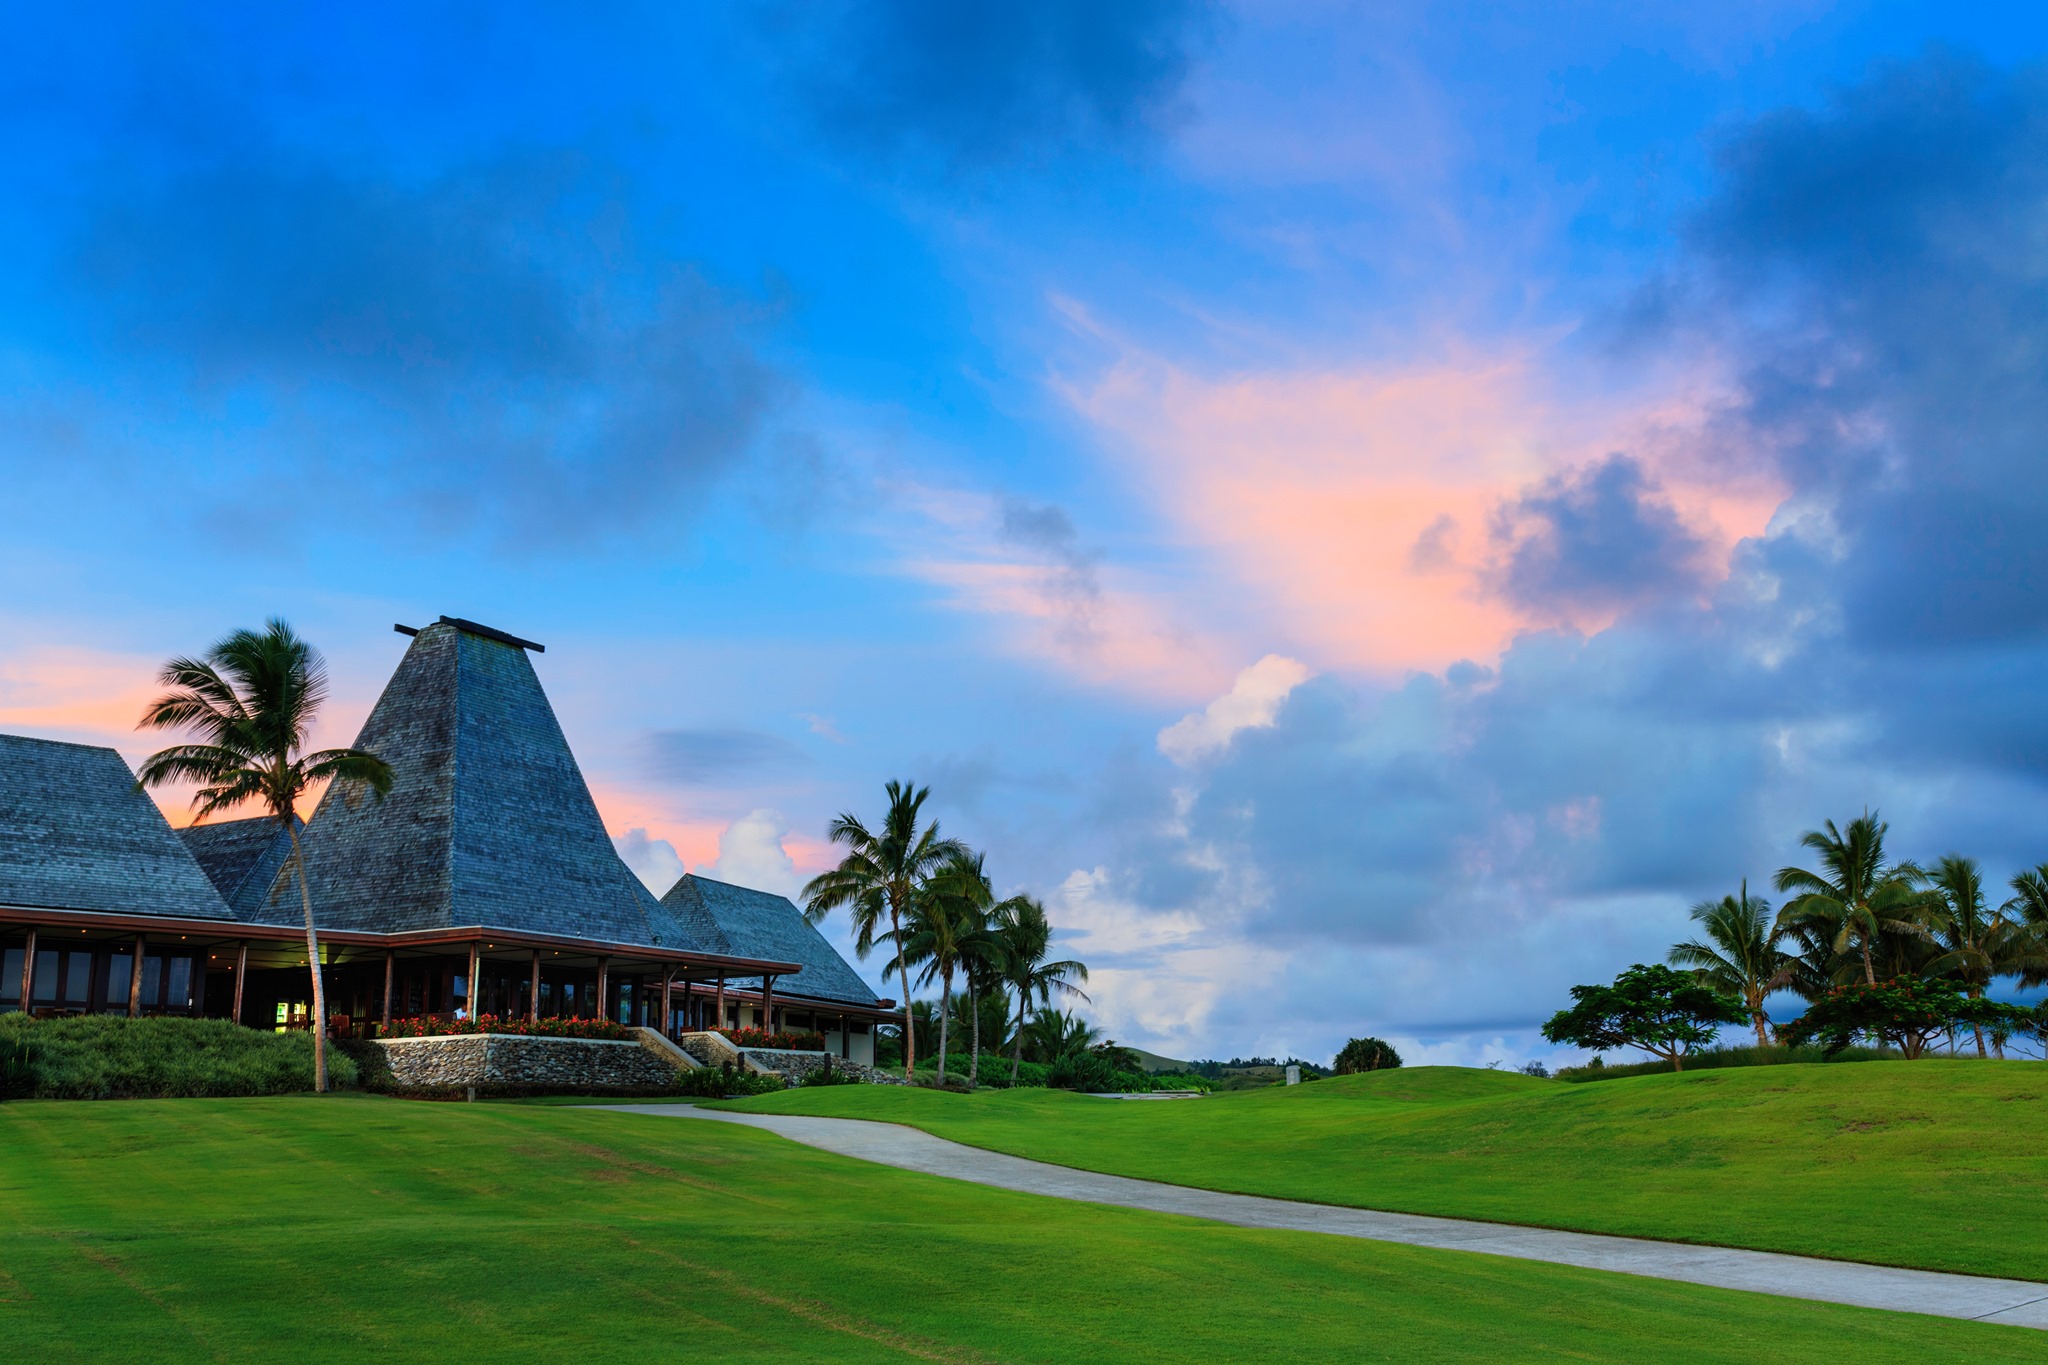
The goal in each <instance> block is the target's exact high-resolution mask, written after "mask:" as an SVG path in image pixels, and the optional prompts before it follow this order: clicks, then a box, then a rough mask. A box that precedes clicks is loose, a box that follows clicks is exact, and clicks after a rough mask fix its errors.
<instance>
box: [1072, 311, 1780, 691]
mask: <svg viewBox="0 0 2048 1365" xmlns="http://www.w3.org/2000/svg"><path fill="white" fill-rule="evenodd" d="M1071 315H1072V316H1073V317H1074V318H1075V321H1076V323H1077V325H1079V326H1080V327H1082V328H1083V329H1084V330H1090V331H1094V332H1095V333H1096V335H1097V337H1098V339H1102V340H1108V341H1111V344H1113V345H1116V346H1117V348H1118V355H1117V357H1116V359H1115V360H1114V361H1113V363H1111V364H1110V365H1108V366H1107V367H1106V368H1105V369H1103V370H1101V371H1100V372H1098V373H1097V374H1095V375H1094V376H1092V377H1091V378H1089V379H1087V380H1085V381H1081V382H1070V383H1068V384H1066V385H1065V386H1064V391H1065V393H1066V395H1067V397H1068V398H1069V400H1070V401H1071V402H1072V403H1073V405H1074V406H1075V407H1076V409H1077V410H1078V411H1079V412H1081V413H1082V414H1083V415H1084V416H1085V417H1086V418H1087V419H1088V420H1089V421H1090V422H1092V423H1093V424H1094V425H1095V426H1096V427H1097V429H1098V430H1099V431H1101V432H1102V433H1103V434H1104V435H1105V436H1106V437H1107V438H1108V441H1109V443H1110V444H1111V446H1112V447H1113V448H1115V449H1117V450H1118V451H1120V452H1122V453H1123V454H1125V455H1126V456H1127V457H1128V460H1129V465H1130V467H1131V469H1132V470H1133V471H1134V472H1135V474H1136V477H1137V478H1138V480H1139V482H1140V484H1141V486H1142V487H1143V488H1144V489H1145V490H1146V491H1147V492H1148V493H1149V495H1150V496H1151V498H1152V499H1153V501H1154V502H1155V504H1156V505H1157V506H1158V507H1159V508H1160V510H1161V511H1162V512H1163V514H1164V515H1165V516H1166V517H1167V518H1168V520H1169V521H1170V522H1171V523H1172V524H1173V525H1174V526H1175V527H1176V529H1177V530H1178V532H1179V533H1180V534H1181V535H1182V536H1184V537H1185V538H1186V539H1187V540H1188V541H1189V542H1191V543H1192V544H1194V545H1197V546H1200V547H1202V548H1204V549H1206V550H1208V551H1209V552H1211V553H1213V554H1215V555H1217V556H1218V557H1219V559H1220V561H1221V564H1222V567H1223V569H1224V571H1225V572H1226V573H1227V574H1229V575H1230V577H1231V578H1232V580H1233V581H1235V582H1237V583H1241V584H1245V585H1249V586H1250V587H1251V588H1252V590H1253V591H1254V592H1255V593H1257V594H1258V595H1259V596H1260V597H1261V598H1262V600H1263V602H1264V604H1265V609H1266V610H1265V615H1266V619H1267V620H1268V621H1270V623H1271V625H1272V633H1273V637H1274V638H1279V639H1288V640H1294V641H1301V642H1306V643H1308V644H1312V645H1313V646H1314V647H1315V649H1316V650H1317V651H1319V652H1320V657H1319V658H1317V659H1316V660H1314V662H1317V663H1319V664H1330V665H1335V666H1339V667H1353V668H1360V669H1366V670H1375V671H1398V670H1403V669H1409V668H1421V669H1437V668H1441V667H1443V666H1444V665H1446V664H1449V663H1451V662H1454V661H1455V660H1457V659H1460V658H1474V659H1481V660H1484V659H1490V658H1492V657H1494V656H1495V655H1497V654H1498V652H1499V651H1500V650H1501V649H1502V648H1503V647H1504V646H1505V645H1506V643H1507V642H1508V641H1509V640H1510V639H1511V638H1512V637H1513V636H1514V634H1515V633H1516V632H1517V631H1519V630H1522V629H1525V628H1528V627H1530V626H1534V625H1549V624H1555V623H1556V618H1555V617H1551V618H1547V619H1545V618H1538V617H1536V616H1534V615H1531V614H1528V613H1517V612H1516V611H1514V610H1513V609H1511V608H1510V607H1509V606H1508V605H1507V604H1506V603H1504V602H1502V601H1500V600H1499V599H1498V598H1497V597H1494V596H1492V595H1490V594H1488V593H1487V592H1485V591H1484V590H1483V587H1482V582H1481V579H1482V574H1483V570H1484V568H1485V563H1486V558H1487V555H1488V553H1489V551H1490V546H1489V543H1488V527H1489V520H1490V518H1491V516H1492V513H1493V511H1494V509H1495V508H1496V507H1498V506H1499V505H1500V504H1501V502H1502V500H1504V499H1506V498H1509V497H1512V496H1513V495H1514V494H1515V493H1516V492H1517V491H1518V490H1520V489H1522V488H1525V487H1527V486H1528V485H1529V484H1531V483H1533V482H1535V481H1537V480H1539V479H1541V478H1543V477H1544V476H1546V475H1548V474H1551V473H1554V472H1557V471H1560V470H1564V469H1568V468H1571V467H1574V466H1577V465H1581V464H1584V463H1587V462H1590V461H1592V460H1595V459H1598V458H1600V457H1601V456H1603V455H1605V454H1607V453H1608V452H1610V451H1614V450H1628V451H1631V452H1632V453H1634V454H1636V456H1637V457H1638V458H1639V459H1641V460H1642V461H1643V463H1644V464H1645V467H1646V468H1647V469H1648V470H1649V471H1650V473H1651V474H1652V476H1653V477H1655V478H1656V479H1657V480H1658V482H1659V485H1660V496H1663V497H1665V498H1667V499H1669V500H1670V502H1671V503H1672V505H1673V506H1674V507H1675V508H1676V509H1677V510H1678V512H1679V515H1680V516H1681V517H1682V518H1683V519H1684V521H1685V522H1686V523H1687V525H1688V526H1689V527H1691V528H1692V529H1693V530H1694V531H1695V532H1696V533H1697V534H1699V535H1701V536H1702V537H1703V538H1704V539H1705V540H1707V542H1708V544H1709V546H1710V552H1711V554H1712V555H1713V557H1714V559H1715V560H1716V562H1717V564H1718V566H1720V567H1721V568H1722V569H1723V570H1724V571H1725V565H1726V562H1727V553H1728V551H1729V550H1730V549H1731V548H1732V546H1733V544H1734V542H1735V541H1736V540H1738V539H1740V538H1742V537H1744V536H1750V535H1755V534H1757V533H1759V532H1760V531H1761V530H1762V529H1763V527H1764V525H1765V524H1766V522H1767V521H1768V520H1769V517H1770V514H1771V512H1772V510H1773V509H1774V508H1775V507H1776V506H1777V504H1778V501H1779V499H1780V490H1778V489H1777V488H1776V487H1774V486H1773V485H1772V484H1771V483H1770V482H1769V481H1768V480H1767V479H1764V478H1762V477H1760V476H1756V475H1754V474H1744V475H1737V476H1730V475H1727V474H1724V473H1721V472H1719V471H1716V470H1712V469H1710V468H1708V467H1707V466H1706V465H1705V464H1704V463H1703V462H1702V461H1700V460H1698V459H1696V458H1693V455H1692V452H1693V451H1694V450H1695V449H1696V446H1697V442H1696V441H1694V440H1693V439H1691V436H1692V434H1694V433H1696V432H1697V431H1698V430H1699V429H1700V428H1701V427H1702V426H1703V425H1704V423H1705V421H1706V418H1707V415H1708V414H1709V413H1710V411H1711V408H1712V405H1713V401H1714V395H1715V393H1716V390H1715V388H1714V386H1713V384H1712V382H1711V378H1710V377H1708V376H1678V377H1676V379H1674V380H1672V381H1670V382H1667V383H1665V384H1664V385H1663V387H1662V390H1661V391H1660V392H1657V393H1654V394H1652V395H1650V396H1648V397H1634V398H1624V399H1613V398H1601V399H1594V400H1583V401H1581V400H1575V399H1573V398H1572V397H1571V396H1570V395H1569V394H1567V393H1565V392H1563V391H1562V390H1561V388H1560V386H1559V385H1557V384H1556V383H1555V381H1554V380H1553V379H1552V378H1551V377H1549V376H1547V375H1546V374H1545V373H1544V372H1543V370H1542V368H1541V367H1540V366H1539V365H1538V363H1537V362H1536V360H1535V358H1534V356H1533V354H1532V353H1524V352H1515V351H1507V352H1499V353H1491V354H1475V353H1469V352H1468V353H1458V352H1455V351H1454V352H1452V353H1450V354H1449V355H1447V356H1446V357H1445V358H1443V359H1441V360H1437V361H1432V362H1417V363H1413V364H1409V365H1405V366H1392V367H1380V368H1374V367H1366V366H1361V367H1357V368H1352V369H1334V368H1333V369H1313V368H1305V369H1295V370H1286V369H1275V370H1264V371H1250V372H1243V373H1238V374H1232V375H1225V376H1221V377H1210V376H1204V375H1200V374H1197V373H1194V372H1193V371H1191V370H1189V369H1186V368H1183V367H1181V366H1178V365H1176V364H1173V363H1171V362H1169V361H1167V360H1164V359H1162V358H1160V357H1158V356H1156V355H1152V354H1149V353H1147V352H1145V351H1143V350H1141V349H1138V348H1135V347H1133V346H1130V345H1129V344H1127V343H1120V342H1117V341H1115V340H1114V339H1112V338H1108V337H1106V336H1104V335H1103V334H1102V333H1101V332H1100V330H1099V329H1095V328H1094V327H1093V324H1091V323H1089V322H1088V321H1087V319H1086V318H1085V317H1084V316H1082V315H1081V314H1079V312H1078V310H1072V311H1071ZM1570 624H1573V625H1577V626H1579V627H1581V628H1583V629H1598V628H1600V627H1602V626H1604V625H1606V624H1607V622H1606V621H1605V620H1574V621H1571V622H1570ZM1257 647H1264V642H1259V643H1258V645H1257Z"/></svg>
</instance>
